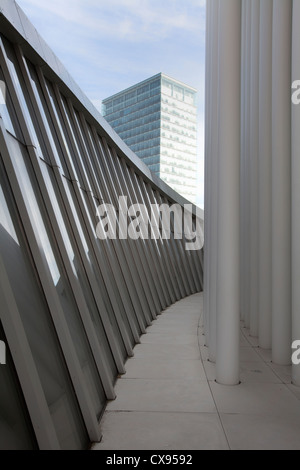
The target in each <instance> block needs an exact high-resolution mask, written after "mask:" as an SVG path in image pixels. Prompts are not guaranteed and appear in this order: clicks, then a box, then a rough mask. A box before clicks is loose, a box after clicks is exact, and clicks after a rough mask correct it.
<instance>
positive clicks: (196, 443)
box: [93, 294, 300, 450]
mask: <svg viewBox="0 0 300 470" xmlns="http://www.w3.org/2000/svg"><path fill="white" fill-rule="evenodd" d="M201 325H202V294H196V295H193V296H191V297H188V298H186V299H184V300H182V301H180V302H177V303H176V304H175V305H173V306H171V307H170V308H168V309H167V310H166V311H165V312H163V314H162V315H160V316H159V317H158V318H157V320H155V321H154V322H153V325H151V326H150V327H149V328H148V329H147V334H146V335H144V336H142V338H141V344H139V345H137V346H136V347H135V350H134V353H135V355H134V357H133V358H131V359H129V360H128V361H127V364H126V371H127V373H126V374H125V375H124V376H122V378H121V379H119V380H118V382H117V385H116V393H117V399H116V400H114V401H111V402H110V403H109V404H108V406H107V409H106V411H105V414H104V416H103V419H102V432H103V438H102V441H101V443H99V444H95V445H94V446H93V449H94V450H197V449H200V450H201V449H215V450H217V449H298V450H299V449H300V389H297V388H296V387H293V386H292V385H291V384H290V382H291V378H290V377H291V370H290V368H289V367H280V366H275V365H273V364H272V363H271V358H270V352H269V351H264V350H260V349H259V348H258V347H257V343H256V340H255V339H253V338H251V337H250V336H249V332H248V330H246V329H245V328H243V325H242V328H241V382H242V383H241V385H239V386H236V387H227V386H221V385H218V384H217V383H216V382H215V366H214V364H212V363H210V362H208V360H207V358H208V354H207V353H208V351H207V348H206V346H205V345H204V336H203V331H202V326H201Z"/></svg>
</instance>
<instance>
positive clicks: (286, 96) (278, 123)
mask: <svg viewBox="0 0 300 470" xmlns="http://www.w3.org/2000/svg"><path fill="white" fill-rule="evenodd" d="M291 23H292V1H291V0H284V1H282V0H274V1H273V67H272V76H273V87H272V103H273V109H272V116H273V122H272V141H273V142H272V154H273V157H272V204H273V207H272V235H273V240H272V274H273V276H272V308H273V318H272V359H273V362H275V363H276V364H281V365H286V364H290V362H291V340H292V337H291V36H292V33H291Z"/></svg>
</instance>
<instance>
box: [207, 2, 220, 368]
mask: <svg viewBox="0 0 300 470" xmlns="http://www.w3.org/2000/svg"><path fill="white" fill-rule="evenodd" d="M219 2H220V0H212V4H211V9H212V11H211V15H212V23H211V28H212V33H213V34H212V39H211V41H212V43H211V72H212V75H211V87H212V90H213V93H212V97H211V128H212V129H213V127H214V125H215V123H216V122H218V59H219V54H218V49H219V44H218V36H219ZM218 144H219V139H218V135H217V132H214V133H212V134H211V144H210V148H211V154H210V156H209V158H210V169H211V178H210V182H211V183H210V184H211V191H210V244H211V245H210V246H211V249H210V260H209V261H210V282H209V293H210V295H209V306H210V307H209V325H210V328H209V341H208V345H209V360H210V361H211V362H216V341H217V333H216V328H217V320H216V317H217V253H218Z"/></svg>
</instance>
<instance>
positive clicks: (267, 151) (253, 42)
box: [204, 0, 300, 386]
mask: <svg viewBox="0 0 300 470" xmlns="http://www.w3.org/2000/svg"><path fill="white" fill-rule="evenodd" d="M299 24H300V0H284V1H282V0H226V1H225V0H222V1H221V0H208V1H207V45H206V47H207V59H206V66H207V70H206V83H207V86H206V147H205V152H206V169H205V172H206V174H205V177H206V189H205V271H204V273H205V274H204V284H205V285H204V314H205V320H204V326H205V334H206V342H207V345H208V347H209V358H210V360H211V361H212V362H216V374H217V382H219V383H223V384H230V385H234V384H238V383H239V328H240V319H241V318H242V320H243V321H244V322H245V326H246V327H248V328H249V329H250V334H251V335H252V336H254V337H258V339H259V345H260V347H261V348H265V349H271V350H272V360H273V362H274V363H276V364H281V365H287V364H290V363H291V357H292V342H293V341H294V340H300V246H298V244H300V105H299V106H298V107H297V106H296V105H292V101H291V93H292V88H291V86H292V82H293V81H294V80H300V50H299V44H300V31H299V27H298V25H299ZM292 375H293V376H292V381H293V383H294V384H296V385H299V386H300V366H297V365H295V366H293V374H292Z"/></svg>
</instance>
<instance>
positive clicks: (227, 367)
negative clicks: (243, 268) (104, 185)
mask: <svg viewBox="0 0 300 470" xmlns="http://www.w3.org/2000/svg"><path fill="white" fill-rule="evenodd" d="M240 84H241V1H240V0H226V2H225V1H224V0H222V1H220V6H219V87H218V89H219V126H218V128H219V194H218V274H217V279H218V283H217V285H218V291H217V360H216V378H217V382H218V383H221V384H226V385H236V384H238V383H239V322H240V319H239V294H240V290H239V209H240V208H239V191H240Z"/></svg>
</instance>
